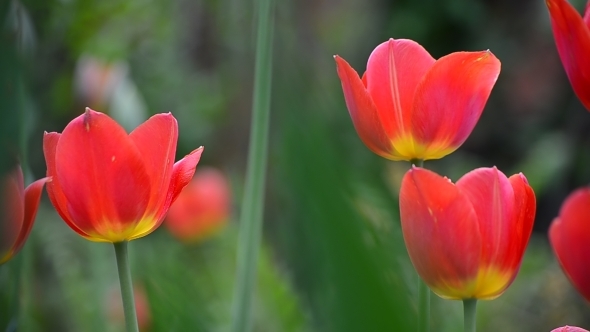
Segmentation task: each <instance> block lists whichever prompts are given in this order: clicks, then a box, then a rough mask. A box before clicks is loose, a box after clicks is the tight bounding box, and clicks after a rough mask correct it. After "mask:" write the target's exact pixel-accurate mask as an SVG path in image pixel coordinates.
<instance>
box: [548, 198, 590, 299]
mask: <svg viewBox="0 0 590 332" xmlns="http://www.w3.org/2000/svg"><path fill="white" fill-rule="evenodd" d="M549 241H550V242H551V246H552V247H553V252H554V253H555V256H557V259H558V260H559V263H560V264H561V267H562V269H563V271H564V272H565V274H566V275H567V276H568V278H569V279H570V281H571V282H572V284H574V286H575V287H576V289H577V290H578V291H579V292H580V294H582V296H584V297H585V298H586V300H587V301H590V264H588V258H589V257H590V188H581V189H578V190H576V191H574V192H573V193H572V194H571V195H570V196H569V197H568V198H567V199H566V200H565V201H564V203H563V205H562V206H561V210H560V211H559V217H557V218H555V220H553V223H551V227H550V228H549Z"/></svg>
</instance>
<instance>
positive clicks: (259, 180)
mask: <svg viewBox="0 0 590 332" xmlns="http://www.w3.org/2000/svg"><path fill="white" fill-rule="evenodd" d="M256 3H257V4H258V15H257V18H258V27H257V41H256V42H257V44H256V64H255V68H254V70H255V74H254V92H253V101H252V123H251V127H250V146H249V149H248V168H247V174H246V184H245V188H244V196H243V197H244V198H243V201H242V208H241V216H240V234H239V240H238V241H239V243H238V253H237V273H236V278H237V279H236V285H235V291H234V298H233V307H232V327H231V331H235V332H248V331H250V330H251V328H252V322H251V319H250V318H251V306H252V294H253V290H254V287H255V282H256V271H257V266H258V252H259V250H260V239H261V235H262V216H263V213H262V212H263V208H264V185H265V173H266V159H267V146H268V126H269V125H268V123H269V119H270V96H271V79H272V75H271V73H272V37H273V23H274V10H273V5H274V4H273V1H272V0H258V1H256Z"/></svg>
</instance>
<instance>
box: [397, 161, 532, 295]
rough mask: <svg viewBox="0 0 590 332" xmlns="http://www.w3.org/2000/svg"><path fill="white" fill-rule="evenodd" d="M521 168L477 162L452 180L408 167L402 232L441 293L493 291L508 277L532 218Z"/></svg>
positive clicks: (511, 276)
mask: <svg viewBox="0 0 590 332" xmlns="http://www.w3.org/2000/svg"><path fill="white" fill-rule="evenodd" d="M535 206H536V205H535V194H534V192H533V190H532V189H531V187H530V186H529V185H528V182H527V180H526V178H525V177H524V175H522V174H516V175H513V176H511V177H510V178H507V177H506V176H505V175H504V174H503V173H502V172H500V171H499V170H498V169H496V168H495V167H494V168H478V169H476V170H473V171H471V172H469V173H467V174H465V175H464V176H463V177H462V178H461V179H459V181H457V183H456V184H454V183H452V182H451V181H450V180H449V179H447V178H444V177H441V176H440V175H438V174H436V173H434V172H431V171H428V170H426V169H423V168H419V167H413V168H412V169H410V170H409V171H408V172H407V173H406V174H405V176H404V178H403V180H402V185H401V190H400V214H401V225H402V232H403V235H404V240H405V243H406V247H407V249H408V253H409V255H410V259H411V260H412V264H413V265H414V267H415V268H416V270H417V271H418V274H419V275H420V277H422V279H423V280H424V282H425V283H426V284H427V285H428V286H429V287H430V288H431V289H432V291H433V292H435V293H436V294H437V295H439V296H440V297H442V298H446V299H456V300H464V299H494V298H496V297H498V296H500V295H501V294H502V293H503V292H504V291H505V290H506V289H507V288H508V286H509V285H510V284H511V283H512V281H513V280H514V278H515V277H516V274H517V272H518V269H519V267H520V263H521V260H522V256H523V254H524V251H525V248H526V245H527V243H528V241H529V237H530V235H531V231H532V228H533V221H534V218H535Z"/></svg>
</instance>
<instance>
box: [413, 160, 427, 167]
mask: <svg viewBox="0 0 590 332" xmlns="http://www.w3.org/2000/svg"><path fill="white" fill-rule="evenodd" d="M410 164H412V165H415V166H418V167H424V159H411V160H410Z"/></svg>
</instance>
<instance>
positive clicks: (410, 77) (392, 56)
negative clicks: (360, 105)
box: [366, 39, 435, 138]
mask: <svg viewBox="0 0 590 332" xmlns="http://www.w3.org/2000/svg"><path fill="white" fill-rule="evenodd" d="M434 63H435V60H434V58H433V57H432V56H431V55H430V54H429V53H428V52H427V51H426V50H425V49H424V48H423V47H422V46H421V45H420V44H418V43H416V42H415V41H413V40H408V39H397V40H394V39H389V40H388V41H386V42H384V43H382V44H380V45H379V46H377V47H376V48H375V50H373V53H371V56H370V57H369V61H368V63H367V72H366V82H367V91H368V92H369V95H370V96H371V98H372V99H373V102H374V103H375V106H376V107H377V110H378V113H379V118H380V119H381V123H382V125H383V129H384V130H385V133H386V135H387V136H388V137H390V138H394V137H396V136H399V135H403V134H405V131H406V130H407V131H408V132H409V131H410V130H411V126H410V120H411V116H412V105H413V102H414V96H415V94H416V89H417V87H418V84H419V83H420V81H421V80H422V78H423V77H424V75H426V73H427V72H428V70H429V69H431V67H432V66H433V65H434Z"/></svg>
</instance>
